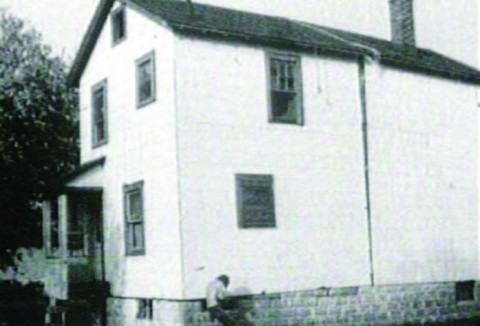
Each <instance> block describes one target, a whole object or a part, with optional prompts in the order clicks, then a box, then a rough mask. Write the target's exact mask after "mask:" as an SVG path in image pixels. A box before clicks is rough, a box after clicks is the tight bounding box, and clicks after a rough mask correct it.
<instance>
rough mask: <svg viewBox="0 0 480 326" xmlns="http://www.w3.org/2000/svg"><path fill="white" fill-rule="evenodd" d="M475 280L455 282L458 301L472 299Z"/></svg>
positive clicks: (473, 297)
mask: <svg viewBox="0 0 480 326" xmlns="http://www.w3.org/2000/svg"><path fill="white" fill-rule="evenodd" d="M474 289H475V281H464V282H456V283H455V298H456V300H457V301H472V300H474V299H475V295H474Z"/></svg>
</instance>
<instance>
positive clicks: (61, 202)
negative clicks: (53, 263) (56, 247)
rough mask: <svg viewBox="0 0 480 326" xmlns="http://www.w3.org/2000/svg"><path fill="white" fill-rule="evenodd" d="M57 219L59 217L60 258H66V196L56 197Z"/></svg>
mask: <svg viewBox="0 0 480 326" xmlns="http://www.w3.org/2000/svg"><path fill="white" fill-rule="evenodd" d="M58 215H59V216H58V217H59V221H58V223H59V237H60V239H59V240H60V241H59V242H60V243H59V244H60V257H61V258H62V259H65V260H66V259H67V258H68V196H67V195H65V194H64V195H61V196H60V197H58Z"/></svg>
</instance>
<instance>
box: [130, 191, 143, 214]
mask: <svg viewBox="0 0 480 326" xmlns="http://www.w3.org/2000/svg"><path fill="white" fill-rule="evenodd" d="M128 217H129V219H131V220H135V219H138V218H141V217H142V194H141V193H140V191H135V192H131V193H129V194H128Z"/></svg>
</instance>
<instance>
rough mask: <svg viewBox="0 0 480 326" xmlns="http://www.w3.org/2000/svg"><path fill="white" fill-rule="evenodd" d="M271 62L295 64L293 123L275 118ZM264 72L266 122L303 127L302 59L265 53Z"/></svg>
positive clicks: (282, 54)
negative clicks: (294, 116)
mask: <svg viewBox="0 0 480 326" xmlns="http://www.w3.org/2000/svg"><path fill="white" fill-rule="evenodd" d="M272 60H279V61H284V62H293V63H294V64H295V69H294V76H293V78H294V86H295V94H296V106H295V111H296V118H295V121H285V120H281V119H278V118H276V117H275V114H274V108H273V98H272V91H273V90H274V89H273V85H272V77H271V63H272ZM265 70H266V76H267V98H268V122H270V123H278V124H286V125H298V126H303V125H304V123H305V118H304V108H303V106H304V104H303V74H302V58H301V56H300V55H298V54H294V53H285V52H278V51H267V52H265Z"/></svg>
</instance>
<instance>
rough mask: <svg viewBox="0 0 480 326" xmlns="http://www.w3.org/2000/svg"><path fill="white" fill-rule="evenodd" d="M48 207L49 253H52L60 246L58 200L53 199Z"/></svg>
mask: <svg viewBox="0 0 480 326" xmlns="http://www.w3.org/2000/svg"><path fill="white" fill-rule="evenodd" d="M50 207H51V208H50V210H51V211H50V249H51V250H52V252H51V253H50V254H54V253H55V251H56V250H57V249H58V248H59V247H60V232H59V222H60V219H59V215H58V201H57V200H53V201H52V202H51V206H50Z"/></svg>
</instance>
